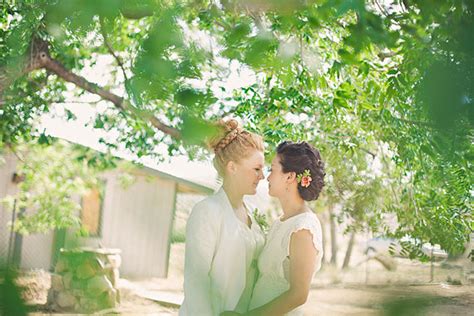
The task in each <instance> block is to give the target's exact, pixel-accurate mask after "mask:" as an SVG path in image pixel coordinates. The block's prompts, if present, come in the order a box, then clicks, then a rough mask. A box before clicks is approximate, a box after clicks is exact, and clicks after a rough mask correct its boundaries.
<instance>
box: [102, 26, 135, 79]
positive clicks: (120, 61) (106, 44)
mask: <svg viewBox="0 0 474 316" xmlns="http://www.w3.org/2000/svg"><path fill="white" fill-rule="evenodd" d="M100 33H101V34H102V37H103V38H104V44H105V46H106V47H107V50H108V51H109V53H110V55H112V56H113V57H114V58H115V60H116V61H117V64H118V65H119V67H120V68H121V69H122V73H123V77H124V78H125V81H128V77H127V72H126V71H125V67H124V66H123V62H122V60H121V59H120V57H119V56H118V55H117V54H116V53H115V52H114V50H113V48H112V45H110V43H109V39H108V36H107V32H106V31H105V25H104V20H103V19H102V18H101V19H100Z"/></svg>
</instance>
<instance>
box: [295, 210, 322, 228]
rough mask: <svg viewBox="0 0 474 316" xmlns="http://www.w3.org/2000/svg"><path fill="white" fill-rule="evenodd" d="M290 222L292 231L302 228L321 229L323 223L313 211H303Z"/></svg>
mask: <svg viewBox="0 0 474 316" xmlns="http://www.w3.org/2000/svg"><path fill="white" fill-rule="evenodd" d="M289 224H290V225H289V230H290V231H292V232H295V231H298V230H302V229H308V230H310V231H311V232H320V231H321V223H320V222H319V219H318V216H316V214H315V213H313V212H312V211H308V212H304V213H301V214H300V215H298V216H296V217H295V218H294V220H293V221H291V223H289Z"/></svg>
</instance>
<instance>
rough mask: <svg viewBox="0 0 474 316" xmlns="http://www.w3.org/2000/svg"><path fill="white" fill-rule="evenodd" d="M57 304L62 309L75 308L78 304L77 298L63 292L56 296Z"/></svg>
mask: <svg viewBox="0 0 474 316" xmlns="http://www.w3.org/2000/svg"><path fill="white" fill-rule="evenodd" d="M56 303H57V304H58V305H59V307H61V308H68V307H73V306H74V305H75V304H76V298H75V297H74V296H73V295H72V294H71V293H69V292H66V291H61V292H59V293H58V295H57V296H56Z"/></svg>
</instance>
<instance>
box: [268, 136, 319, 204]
mask: <svg viewBox="0 0 474 316" xmlns="http://www.w3.org/2000/svg"><path fill="white" fill-rule="evenodd" d="M277 155H278V157H279V158H280V164H281V166H282V171H283V172H284V173H287V172H295V173H296V174H303V172H304V171H305V170H309V171H310V173H311V179H312V181H311V183H310V185H309V186H308V187H303V186H302V185H300V184H298V193H299V194H300V196H301V198H302V199H303V200H305V201H313V200H316V199H317V198H318V197H319V194H320V193H321V190H322V189H323V187H324V176H325V175H326V173H325V172H324V162H323V161H322V159H321V155H320V153H319V151H318V150H317V149H316V148H314V147H313V146H311V145H310V144H308V143H307V142H300V143H293V142H287V141H285V142H283V143H281V144H280V145H278V147H277Z"/></svg>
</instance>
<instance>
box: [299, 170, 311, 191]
mask: <svg viewBox="0 0 474 316" xmlns="http://www.w3.org/2000/svg"><path fill="white" fill-rule="evenodd" d="M296 181H298V183H300V184H301V186H302V187H303V188H307V187H309V185H310V184H311V181H313V179H312V178H311V172H310V171H309V169H306V170H305V171H304V172H303V173H300V174H297V175H296Z"/></svg>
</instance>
